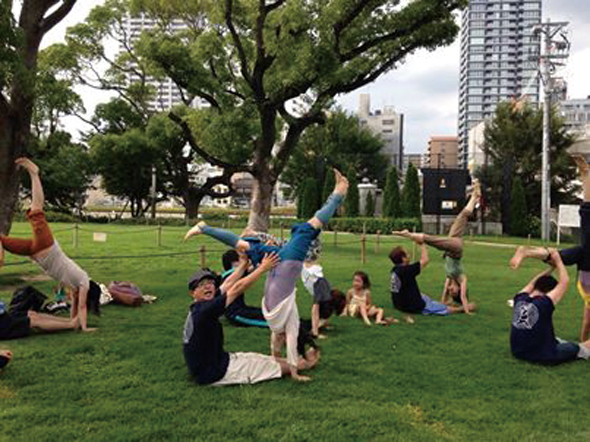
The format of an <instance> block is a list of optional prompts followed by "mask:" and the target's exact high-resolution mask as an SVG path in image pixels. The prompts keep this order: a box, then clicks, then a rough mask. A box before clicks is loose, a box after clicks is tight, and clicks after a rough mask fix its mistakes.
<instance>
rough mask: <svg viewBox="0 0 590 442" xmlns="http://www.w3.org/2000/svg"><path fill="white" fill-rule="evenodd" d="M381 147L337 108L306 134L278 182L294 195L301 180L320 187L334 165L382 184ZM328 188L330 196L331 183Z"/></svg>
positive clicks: (370, 133)
mask: <svg viewBox="0 0 590 442" xmlns="http://www.w3.org/2000/svg"><path fill="white" fill-rule="evenodd" d="M382 148H383V141H382V140H381V139H380V138H379V137H378V136H376V135H374V134H373V133H372V132H371V131H370V130H369V129H368V128H366V127H363V126H361V124H360V122H359V119H358V118H357V117H355V116H352V115H348V114H347V113H345V112H344V111H341V110H338V109H337V110H335V111H333V112H331V113H330V115H329V116H328V117H327V119H326V123H325V124H323V125H317V126H312V127H310V128H309V129H307V130H306V131H305V133H304V134H303V135H302V137H301V140H300V141H299V147H298V148H297V150H295V151H294V152H293V155H292V156H291V159H290V160H289V162H288V164H287V167H286V168H285V171H284V172H283V174H282V175H281V181H282V182H284V183H286V184H288V185H289V187H290V188H291V190H292V192H293V193H294V194H296V195H297V194H298V191H299V187H300V186H301V183H302V182H303V178H304V177H311V178H314V179H316V180H317V181H318V182H319V183H320V184H321V183H323V182H325V181H326V177H328V176H329V174H328V172H329V171H330V170H331V168H332V165H333V164H337V165H338V166H340V168H341V169H342V170H349V169H354V170H355V171H358V173H359V175H360V176H361V178H369V179H370V180H371V181H375V180H376V181H378V182H381V183H382V182H383V181H384V178H385V171H386V169H387V158H386V157H385V156H384V155H383V154H381V149H382ZM329 186H330V187H329V193H331V192H332V190H333V188H334V182H333V181H332V182H331V183H329ZM324 187H325V186H324ZM329 193H328V196H329ZM323 196H324V197H325V196H326V195H323ZM319 202H320V203H321V201H319Z"/></svg>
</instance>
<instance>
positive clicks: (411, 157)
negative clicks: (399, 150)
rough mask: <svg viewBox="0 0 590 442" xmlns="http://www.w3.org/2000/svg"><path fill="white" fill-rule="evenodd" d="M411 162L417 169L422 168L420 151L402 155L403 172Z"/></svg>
mask: <svg viewBox="0 0 590 442" xmlns="http://www.w3.org/2000/svg"><path fill="white" fill-rule="evenodd" d="M410 164H413V165H414V167H415V168H416V169H418V170H420V169H421V168H422V154H421V153H410V154H406V155H404V170H403V171H404V174H405V173H406V171H407V170H408V166H409V165H410Z"/></svg>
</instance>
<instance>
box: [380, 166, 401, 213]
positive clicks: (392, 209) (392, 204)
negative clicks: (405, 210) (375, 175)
mask: <svg viewBox="0 0 590 442" xmlns="http://www.w3.org/2000/svg"><path fill="white" fill-rule="evenodd" d="M401 215H402V208H401V202H400V195H399V177H398V174H397V168H396V167H395V166H392V167H391V168H390V169H389V172H388V173H387V180H386V182H385V191H384V192H383V216H384V217H385V218H399V217H401Z"/></svg>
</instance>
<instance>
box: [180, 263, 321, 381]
mask: <svg viewBox="0 0 590 442" xmlns="http://www.w3.org/2000/svg"><path fill="white" fill-rule="evenodd" d="M278 263H279V258H278V257H277V255H276V254H268V255H265V257H264V258H263V259H262V262H261V263H260V265H259V266H258V267H257V268H256V269H255V270H254V271H253V272H252V273H250V274H249V275H248V276H246V277H243V278H242V276H243V275H244V272H245V271H246V269H247V268H248V266H249V261H248V258H247V257H246V256H245V255H241V256H240V265H239V266H238V267H237V268H236V269H235V271H234V272H233V273H232V274H231V275H230V276H229V277H228V278H227V279H226V280H225V281H224V282H223V283H222V284H221V285H220V286H219V287H216V278H215V275H214V274H213V273H211V272H210V271H209V270H205V269H203V270H199V271H198V272H197V273H195V274H194V275H193V276H191V278H190V279H189V281H188V288H189V295H190V296H191V297H192V298H193V299H194V302H193V304H192V305H191V307H190V310H189V313H188V316H187V319H186V323H185V325H184V336H183V343H184V357H185V360H186V363H187V366H188V369H189V372H190V373H191V375H192V376H193V377H194V378H195V380H196V381H197V383H199V384H205V385H207V384H208V385H215V386H221V385H232V384H255V383H257V382H262V381H266V380H270V379H276V378H280V377H282V376H284V375H289V374H290V373H291V367H290V365H289V363H288V362H287V361H286V360H285V359H282V358H276V357H272V356H266V355H262V354H259V353H240V352H238V353H228V352H226V351H224V349H223V328H222V326H221V323H220V322H219V318H220V317H221V315H223V314H224V312H225V310H226V308H227V307H228V306H229V305H231V303H232V302H234V300H235V299H236V298H237V297H238V296H240V294H242V293H244V292H245V291H246V290H247V289H248V288H249V287H251V286H252V285H253V284H254V283H255V282H256V281H257V280H258V279H259V278H260V277H261V276H262V274H264V273H266V272H268V271H269V270H270V269H272V268H273V267H275V266H276V265H277V264H278ZM306 356H307V357H306V358H300V360H299V364H298V366H297V368H298V370H304V369H309V368H313V367H314V366H315V365H316V364H317V362H318V359H319V353H318V352H317V351H316V350H313V349H312V350H309V352H308V354H307V355H306Z"/></svg>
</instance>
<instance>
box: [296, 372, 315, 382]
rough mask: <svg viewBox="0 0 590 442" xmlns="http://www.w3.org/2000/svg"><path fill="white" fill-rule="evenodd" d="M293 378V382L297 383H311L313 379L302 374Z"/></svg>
mask: <svg viewBox="0 0 590 442" xmlns="http://www.w3.org/2000/svg"><path fill="white" fill-rule="evenodd" d="M291 377H292V378H293V380H295V381H297V382H309V381H311V378H310V377H309V376H303V375H301V374H297V375H294V376H291Z"/></svg>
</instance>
